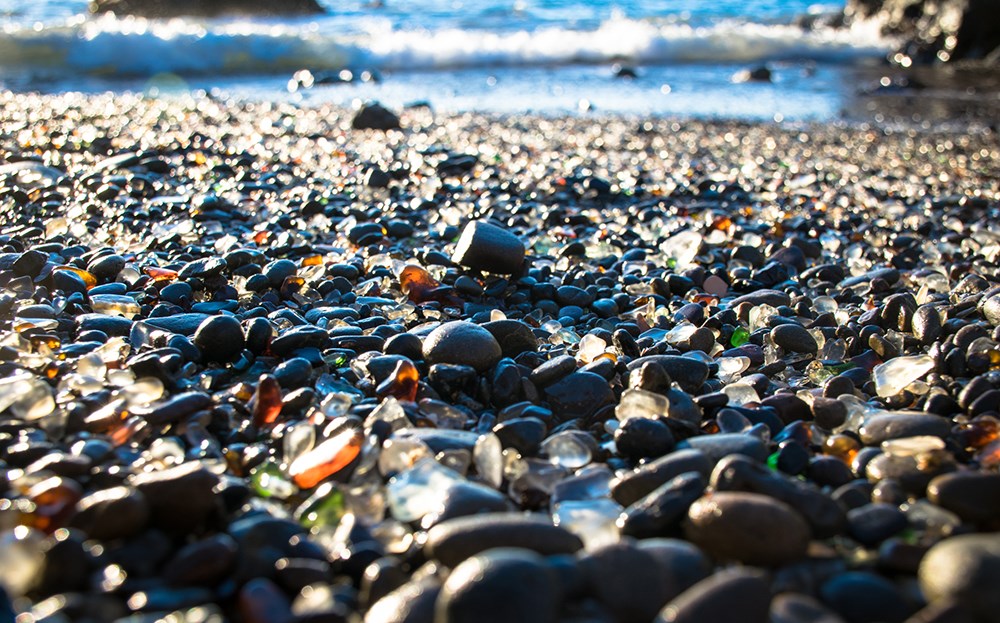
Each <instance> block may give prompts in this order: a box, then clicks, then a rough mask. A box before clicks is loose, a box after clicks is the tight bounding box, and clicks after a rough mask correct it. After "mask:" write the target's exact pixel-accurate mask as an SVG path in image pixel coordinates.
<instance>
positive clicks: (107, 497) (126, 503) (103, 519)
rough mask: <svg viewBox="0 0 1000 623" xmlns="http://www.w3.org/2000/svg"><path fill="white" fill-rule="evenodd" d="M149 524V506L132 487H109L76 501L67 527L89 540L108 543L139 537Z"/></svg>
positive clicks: (143, 497)
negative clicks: (114, 540) (74, 512)
mask: <svg viewBox="0 0 1000 623" xmlns="http://www.w3.org/2000/svg"><path fill="white" fill-rule="evenodd" d="M148 521H149V504H148V503H147V502H146V498H145V496H143V495H142V493H140V492H139V491H137V490H136V489H133V488H132V487H111V488H109V489H102V490H100V491H95V492H93V493H91V494H89V495H87V496H85V497H84V498H83V499H81V500H80V501H79V502H77V505H76V515H74V516H73V518H72V519H71V520H70V526H72V527H74V528H79V529H80V530H83V531H84V532H85V533H86V534H87V536H88V537H90V538H92V539H98V540H109V539H119V538H125V537H129V536H132V535H135V534H138V533H139V532H141V531H142V530H143V529H145V527H146V523H147V522H148Z"/></svg>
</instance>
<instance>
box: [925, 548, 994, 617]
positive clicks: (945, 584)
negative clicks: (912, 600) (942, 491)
mask: <svg viewBox="0 0 1000 623" xmlns="http://www.w3.org/2000/svg"><path fill="white" fill-rule="evenodd" d="M918 578H919V579H920V589H921V590H922V591H923V594H924V597H925V598H926V599H927V600H928V601H929V602H931V603H934V602H946V601H947V602H954V603H959V604H962V605H963V606H965V607H966V608H967V609H968V610H969V611H970V612H971V613H973V614H974V615H976V616H978V617H980V618H981V620H983V621H995V620H997V612H1000V591H998V590H996V583H997V578H1000V535H998V534H963V535H960V536H954V537H951V538H948V539H945V540H943V541H941V542H940V543H938V544H937V545H935V546H934V547H932V548H931V549H930V551H928V552H927V554H926V555H925V556H924V559H923V560H922V561H921V562H920V571H919V573H918Z"/></svg>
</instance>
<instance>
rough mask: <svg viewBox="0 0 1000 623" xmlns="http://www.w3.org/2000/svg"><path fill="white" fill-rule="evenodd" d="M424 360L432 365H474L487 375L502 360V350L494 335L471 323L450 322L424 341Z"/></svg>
mask: <svg viewBox="0 0 1000 623" xmlns="http://www.w3.org/2000/svg"><path fill="white" fill-rule="evenodd" d="M423 354H424V359H425V360H427V363H429V364H435V363H450V364H456V365H463V366H471V367H473V368H475V369H476V371H478V372H485V371H486V370H488V369H490V368H491V367H493V365H494V364H496V362H498V361H500V357H501V356H502V351H501V349H500V344H498V343H497V341H496V338H494V337H493V334H492V333H490V332H489V331H487V330H486V329H484V328H483V327H481V326H479V325H476V324H473V323H471V322H464V321H461V320H456V321H453V322H446V323H444V324H442V325H441V326H439V327H438V328H436V329H434V330H433V331H431V332H430V334H429V335H428V336H427V337H426V338H425V339H424V345H423Z"/></svg>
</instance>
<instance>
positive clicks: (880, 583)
mask: <svg viewBox="0 0 1000 623" xmlns="http://www.w3.org/2000/svg"><path fill="white" fill-rule="evenodd" d="M819 596H820V598H821V599H822V600H823V602H824V603H825V604H826V605H828V606H830V608H832V609H833V610H834V611H835V612H836V613H837V614H839V615H840V616H842V617H844V619H845V620H847V621H858V622H859V623H860V622H863V621H868V622H871V623H875V622H876V621H878V622H883V621H884V622H886V623H902V622H903V620H904V619H906V617H907V615H909V613H910V612H909V611H910V608H909V606H908V605H907V604H906V602H905V601H903V595H902V594H901V593H900V591H899V589H897V588H896V586H895V585H894V584H893V583H892V582H891V581H889V580H887V579H886V578H884V577H882V576H880V575H876V574H874V573H869V572H866V571H849V572H847V573H841V574H840V575H836V576H834V577H833V578H831V579H830V580H828V581H827V582H825V583H824V584H823V586H821V587H820V590H819Z"/></svg>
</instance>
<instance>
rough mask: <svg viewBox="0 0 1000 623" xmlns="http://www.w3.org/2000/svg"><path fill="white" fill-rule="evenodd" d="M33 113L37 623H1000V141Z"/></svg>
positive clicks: (219, 112) (1, 601)
mask: <svg viewBox="0 0 1000 623" xmlns="http://www.w3.org/2000/svg"><path fill="white" fill-rule="evenodd" d="M0 103H2V106H0V207H2V210H0V370H2V378H0V460H2V463H0V466H2V470H0V498H2V499H0V586H2V587H3V594H2V595H0V621H8V620H14V617H15V616H16V617H17V618H16V620H17V621H18V622H24V623H27V622H29V621H52V622H62V621H95V622H104V621H136V622H139V621H142V622H145V621H159V620H169V621H177V622H182V621H191V622H196V621H197V622H207V621H228V620H231V621H245V622H248V623H256V622H261V623H263V622H267V623H274V622H279V623H284V622H293V621H295V622H307V621H308V622H314V623H318V622H339V621H363V622H364V623H390V622H393V623H402V622H407V623H420V622H427V623H431V622H434V623H464V622H476V623H489V622H493V621H496V622H510V621H527V622H536V621H537V622H539V623H545V622H567V623H568V622H570V621H572V622H583V621H587V622H600V621H608V622H620V623H631V622H635V623H642V622H647V621H662V622H666V621H674V622H697V623H715V622H719V623H723V622H725V623H740V622H747V623H754V622H760V623H765V622H767V621H771V622H773V623H799V622H801V623H805V622H807V621H823V622H828V623H834V622H838V621H842V622H847V623H865V622H872V623H874V622H879V621H881V622H887V623H893V622H903V621H909V622H913V623H916V622H918V621H919V622H924V623H930V622H945V621H947V622H959V621H961V622H966V621H968V622H990V621H1000V597H998V596H1000V593H998V592H997V590H996V586H997V582H998V581H1000V536H998V535H997V534H996V533H995V532H994V531H995V530H997V529H1000V474H998V466H1000V412H998V410H1000V226H998V223H1000V221H998V212H1000V138H998V135H997V134H996V132H995V131H993V130H991V129H990V128H988V127H977V128H971V129H965V130H964V131H963V132H956V131H955V129H954V128H951V129H936V128H933V127H931V128H927V127H924V128H906V127H876V126H867V125H843V124H823V125H818V124H817V125H809V124H798V125H777V124H749V123H744V122H726V121H711V122H706V121H687V120H671V119H646V118H633V117H621V116H618V117H615V116H607V117H591V116H574V117H536V116H502V117H500V116H486V115H480V114H473V113H467V114H454V115H442V114H435V113H433V112H432V111H430V110H428V109H426V108H414V109H408V110H405V111H396V112H393V111H388V110H385V109H383V108H380V107H377V106H367V107H365V108H364V109H362V110H360V111H355V110H345V109H339V108H334V107H328V106H321V105H314V106H297V105H293V104H288V103H280V104H279V103H249V102H233V101H227V100H224V99H219V98H216V97H202V98H198V99H189V98H187V99H186V98H178V99H144V98H141V97H138V96H129V95H117V96H111V95H102V96H87V97H84V96H81V95H72V94H68V95H58V96H37V95H24V94H12V93H2V94H0ZM397 113H399V116H398V117H397ZM164 617H166V618H164Z"/></svg>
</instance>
